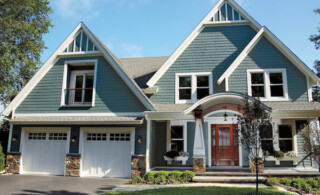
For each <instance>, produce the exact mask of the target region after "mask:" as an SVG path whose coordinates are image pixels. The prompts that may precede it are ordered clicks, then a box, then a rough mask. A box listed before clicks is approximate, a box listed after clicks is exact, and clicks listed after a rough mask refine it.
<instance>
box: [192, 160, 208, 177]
mask: <svg viewBox="0 0 320 195" xmlns="http://www.w3.org/2000/svg"><path fill="white" fill-rule="evenodd" d="M193 171H194V172H196V173H204V172H206V157H193Z"/></svg>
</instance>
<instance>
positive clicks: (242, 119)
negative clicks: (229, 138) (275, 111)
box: [237, 95, 273, 194]
mask: <svg viewBox="0 0 320 195" xmlns="http://www.w3.org/2000/svg"><path fill="white" fill-rule="evenodd" d="M243 101H244V104H245V106H244V108H243V110H242V111H241V110H240V111H239V112H240V113H242V114H240V115H238V117H237V118H238V126H239V135H240V142H241V143H242V145H243V146H244V147H245V149H246V150H247V151H248V153H249V160H250V164H254V166H255V172H256V193H257V194H258V188H259V186H258V182H259V180H258V179H259V167H260V165H261V164H262V163H263V161H262V159H263V160H264V159H265V158H266V157H268V156H269V155H270V154H271V153H272V151H273V137H272V123H271V117H270V113H269V112H268V111H266V110H265V108H264V107H263V105H262V103H261V102H260V100H259V99H256V100H255V101H253V102H252V103H251V102H249V97H248V96H247V95H246V96H245V97H244V99H243ZM270 135H271V136H270ZM269 141H271V144H265V143H269ZM270 147H271V150H270Z"/></svg>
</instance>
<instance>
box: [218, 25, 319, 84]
mask: <svg viewBox="0 0 320 195" xmlns="http://www.w3.org/2000/svg"><path fill="white" fill-rule="evenodd" d="M262 37H266V38H267V39H268V40H269V41H270V42H271V43H272V44H273V45H274V46H275V47H276V48H277V49H279V50H280V52H281V53H282V54H284V55H285V56H286V57H287V58H288V59H289V60H290V61H291V62H292V63H293V64H294V65H295V66H296V67H297V68H298V69H299V70H300V71H301V72H303V73H304V74H305V75H308V76H309V77H310V78H311V79H312V83H311V85H314V84H316V83H317V82H318V81H319V78H318V76H317V75H316V74H315V73H314V72H313V71H312V70H311V69H310V68H309V67H308V66H307V65H306V64H305V63H304V62H303V61H302V60H301V59H300V58H298V57H297V56H296V55H295V54H294V53H293V52H292V51H291V50H290V49H289V48H288V47H287V46H286V45H285V44H284V43H282V42H281V41H280V40H279V39H278V38H277V37H276V36H275V35H274V34H273V33H272V32H271V31H270V30H269V29H268V28H266V27H265V26H264V27H262V28H261V29H260V31H259V32H258V33H257V34H256V36H255V37H254V38H253V39H252V40H251V42H250V43H249V44H248V45H247V46H246V48H245V49H244V50H243V51H242V52H241V53H240V55H239V56H238V57H237V58H236V59H235V60H234V62H233V63H232V64H231V65H230V66H229V68H228V69H227V70H226V71H225V72H224V73H223V74H222V75H221V77H220V78H219V79H218V84H219V85H220V84H221V83H222V81H223V80H224V79H226V78H228V77H229V76H230V75H231V74H232V72H233V71H234V70H235V69H236V68H237V67H238V66H239V65H240V64H241V62H242V61H243V60H244V59H245V58H246V57H247V56H248V54H249V53H250V52H251V51H252V49H253V48H254V47H255V46H256V45H257V43H258V42H259V41H260V40H261V38H262Z"/></svg>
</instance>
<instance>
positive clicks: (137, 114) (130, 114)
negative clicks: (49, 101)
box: [15, 112, 145, 118]
mask: <svg viewBox="0 0 320 195" xmlns="http://www.w3.org/2000/svg"><path fill="white" fill-rule="evenodd" d="M63 116H68V117H77V116H78V117H94V116H96V117H99V116H118V117H143V116H145V114H144V113H143V112H115V113H34V114H33V113H30V114H15V118H19V117H63Z"/></svg>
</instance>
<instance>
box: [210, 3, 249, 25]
mask: <svg viewBox="0 0 320 195" xmlns="http://www.w3.org/2000/svg"><path fill="white" fill-rule="evenodd" d="M220 4H221V5H220V6H219V8H218V9H217V10H216V11H215V12H214V14H213V15H212V17H211V18H210V21H209V22H244V21H246V19H245V17H244V16H243V15H242V14H241V13H240V12H239V11H238V10H237V9H236V8H235V7H234V6H233V5H231V4H230V3H229V2H228V1H227V0H224V1H222V2H221V3H220Z"/></svg>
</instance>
